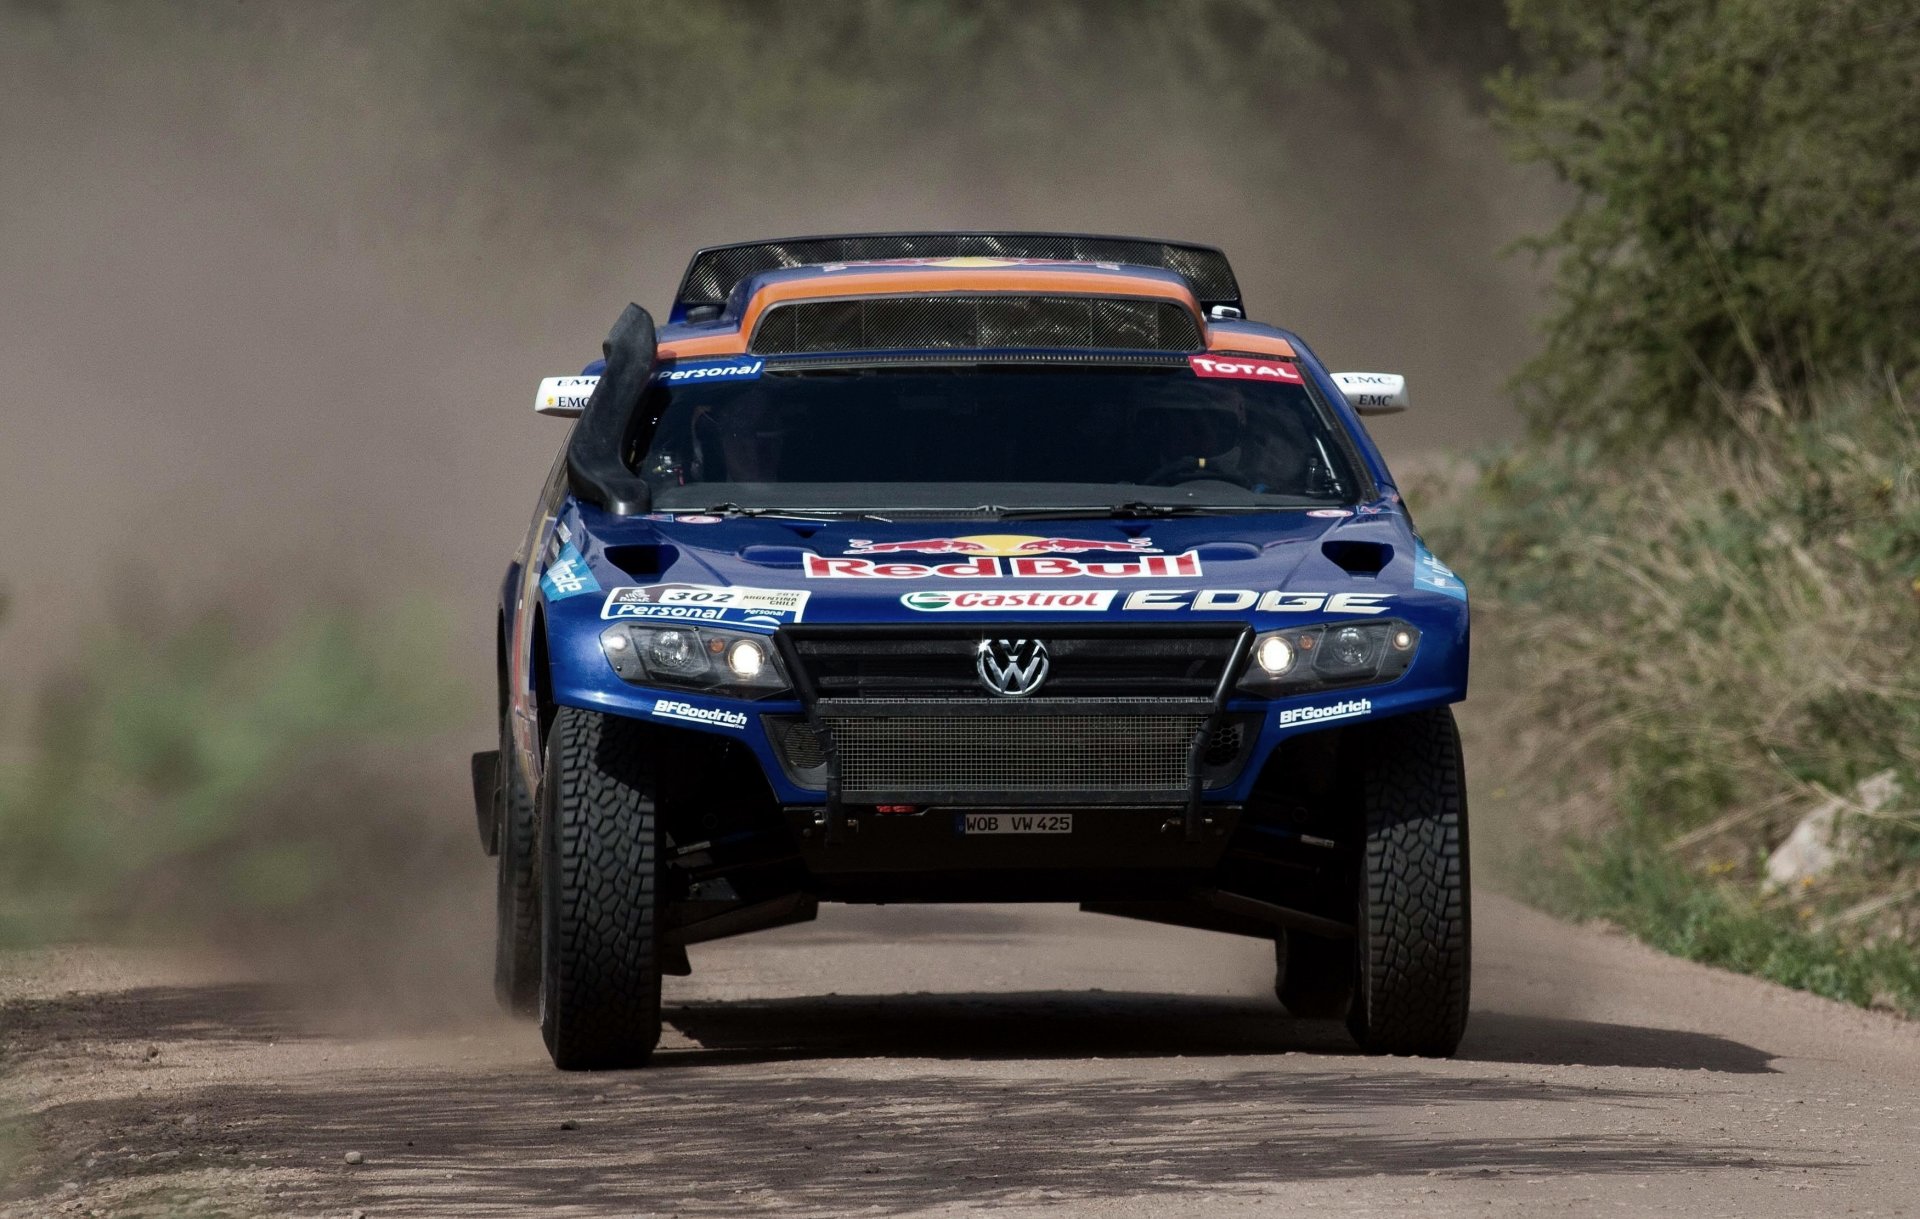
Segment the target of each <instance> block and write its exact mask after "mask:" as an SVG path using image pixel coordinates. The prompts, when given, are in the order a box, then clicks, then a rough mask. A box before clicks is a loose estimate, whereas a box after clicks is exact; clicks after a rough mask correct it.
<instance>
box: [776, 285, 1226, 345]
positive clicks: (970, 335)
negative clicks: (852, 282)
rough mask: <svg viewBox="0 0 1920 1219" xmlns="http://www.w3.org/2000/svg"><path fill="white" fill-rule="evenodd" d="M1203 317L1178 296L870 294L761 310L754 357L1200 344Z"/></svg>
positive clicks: (796, 302)
mask: <svg viewBox="0 0 1920 1219" xmlns="http://www.w3.org/2000/svg"><path fill="white" fill-rule="evenodd" d="M1203 346H1204V343H1203V341H1202V339H1201V335H1200V323H1199V322H1198V321H1197V320H1196V319H1195V318H1194V316H1193V314H1192V313H1191V312H1190V311H1189V310H1188V309H1186V308H1185V307H1184V306H1182V305H1180V304H1179V303H1177V302H1175V301H1167V300H1142V299H1136V298H1129V297H1102V296H1022V295H1012V294H1001V293H994V294H992V295H986V296H863V297H853V298H850V299H847V300H833V301H795V302H793V303H791V304H784V305H775V306H773V307H772V308H770V309H768V310H767V311H766V312H765V313H764V314H762V315H761V318H760V322H759V324H758V325H756V326H755V327H754V330H753V339H752V341H751V342H749V343H748V345H747V349H748V350H749V351H750V352H752V353H753V354H754V355H767V356H780V355H798V354H801V353H805V352H827V351H926V350H977V349H980V348H991V347H1065V348H1083V349H1084V348H1094V349H1102V350H1116V351H1179V352H1191V351H1199V350H1200V349H1201V348H1202V347H1203Z"/></svg>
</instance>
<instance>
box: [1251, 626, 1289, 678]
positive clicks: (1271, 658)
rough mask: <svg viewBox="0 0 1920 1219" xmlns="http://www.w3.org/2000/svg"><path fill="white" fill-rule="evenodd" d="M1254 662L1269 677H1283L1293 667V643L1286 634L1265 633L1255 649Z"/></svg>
mask: <svg viewBox="0 0 1920 1219" xmlns="http://www.w3.org/2000/svg"><path fill="white" fill-rule="evenodd" d="M1253 659H1254V663H1256V664H1258V665H1259V666H1260V668H1261V669H1262V670H1263V671H1265V673H1266V675H1267V676H1268V677H1282V676H1285V675H1286V673H1287V671H1288V670H1289V669H1291V668H1293V645H1292V644H1290V643H1288V642H1287V640H1286V636H1284V635H1263V636H1261V638H1260V642H1259V643H1258V644H1257V645H1255V647H1254V649H1253Z"/></svg>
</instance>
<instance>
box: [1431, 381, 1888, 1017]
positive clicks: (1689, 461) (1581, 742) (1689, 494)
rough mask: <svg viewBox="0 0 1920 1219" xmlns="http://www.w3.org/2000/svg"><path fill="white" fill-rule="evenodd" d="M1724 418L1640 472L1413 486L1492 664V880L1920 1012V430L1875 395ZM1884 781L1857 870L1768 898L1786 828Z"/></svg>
mask: <svg viewBox="0 0 1920 1219" xmlns="http://www.w3.org/2000/svg"><path fill="white" fill-rule="evenodd" d="M1719 409H1720V410H1721V412H1723V413H1722V414H1721V415H1720V416H1719V418H1720V419H1721V420H1722V426H1721V428H1720V434H1719V435H1718V436H1716V437H1708V436H1701V435H1687V436H1681V437H1675V438H1672V439H1670V440H1668V441H1667V442H1666V443H1664V444H1662V445H1660V446H1658V447H1657V448H1654V449H1651V450H1647V451H1645V452H1644V454H1643V455H1642V456H1641V457H1640V458H1639V459H1637V460H1625V459H1621V458H1618V457H1616V458H1615V459H1614V460H1599V459H1597V457H1596V446H1595V445H1594V443H1593V442H1591V441H1578V440H1559V441H1545V442H1536V443H1533V444H1529V445H1523V446H1519V447H1516V448H1513V449H1509V450H1507V451H1504V452H1501V453H1497V454H1494V455H1492V456H1490V457H1487V458H1485V459H1483V460H1482V461H1481V462H1479V463H1478V465H1477V467H1476V468H1475V469H1474V470H1473V471H1471V472H1470V473H1468V474H1466V475H1465V476H1456V477H1453V478H1451V479H1448V478H1437V479H1434V480H1432V482H1431V485H1430V486H1428V487H1427V488H1426V489H1425V490H1424V492H1421V491H1420V490H1419V489H1417V488H1416V489H1415V494H1416V498H1417V501H1418V502H1420V504H1421V506H1422V523H1423V525H1424V526H1425V527H1426V529H1427V533H1428V537H1429V539H1430V540H1431V541H1432V542H1433V544H1434V546H1435V549H1436V550H1437V551H1438V552H1439V553H1441V554H1442V555H1443V556H1445V557H1446V558H1447V560H1448V562H1449V563H1451V564H1453V565H1454V566H1455V567H1456V568H1457V569H1458V570H1460V571H1461V573H1462V575H1463V576H1465V577H1466V578H1467V580H1468V582H1469V584H1470V586H1471V587H1472V589H1473V593H1474V597H1475V600H1476V613H1478V614H1480V615H1482V617H1483V628H1484V629H1483V632H1482V634H1483V637H1493V636H1495V635H1497V636H1498V638H1499V639H1500V641H1501V649H1500V651H1501V655H1500V656H1496V657H1491V658H1487V659H1490V660H1491V662H1492V663H1491V664H1490V665H1489V666H1488V667H1487V668H1486V669H1485V670H1483V672H1482V673H1480V674H1477V675H1476V693H1477V694H1479V695H1481V696H1482V697H1481V699H1479V700H1477V702H1478V705H1477V706H1476V705H1474V704H1470V705H1469V706H1470V713H1471V716H1472V718H1473V719H1475V720H1477V721H1478V724H1477V733H1476V736H1477V738H1478V739H1477V744H1478V745H1479V748H1477V749H1476V751H1475V758H1476V761H1477V762H1478V773H1477V774H1476V782H1475V791H1476V797H1477V798H1478V799H1479V801H1480V802H1481V804H1482V805H1483V807H1487V808H1488V811H1489V815H1490V816H1494V817H1499V818H1501V819H1503V820H1509V821H1512V820H1517V821H1518V822H1519V823H1520V824H1522V825H1524V826H1525V827H1526V828H1527V829H1529V830H1530V831H1531V833H1530V834H1528V835H1523V836H1522V837H1524V838H1527V839H1529V840H1530V842H1531V844H1532V849H1531V851H1528V850H1524V849H1523V850H1522V851H1520V852H1517V853H1516V854H1515V855H1513V856H1511V857H1510V858H1508V859H1507V860H1505V861H1504V862H1505V863H1507V864H1509V865H1512V864H1516V863H1518V864H1538V863H1541V862H1543V861H1544V862H1546V863H1547V864H1549V865H1551V866H1549V867H1547V868H1545V869H1541V868H1537V867H1525V868H1521V869H1518V870H1516V871H1515V872H1514V873H1513V874H1514V875H1515V876H1517V877H1521V878H1523V879H1524V880H1525V883H1526V884H1527V885H1528V886H1529V887H1530V891H1531V895H1532V896H1535V897H1538V898H1543V899H1545V900H1547V901H1548V902H1549V904H1552V905H1556V906H1558V907H1559V908H1561V909H1563V910H1567V911H1570V912H1573V913H1578V914H1592V915H1603V916H1605V917H1608V918H1610V919H1612V920H1614V921H1616V922H1619V923H1621V924H1622V925H1623V926H1626V927H1628V928H1629V929H1631V930H1634V931H1636V932H1637V933H1639V934H1642V935H1643V936H1645V937H1646V938H1647V939H1648V940H1649V941H1650V942H1653V943H1655V944H1656V945H1658V946H1660V947H1664V948H1667V949H1669V950H1671V951H1677V952H1682V953H1684V954H1686V955H1690V956H1696V957H1699V958H1701V959H1706V960H1710V961H1714V962H1716V963H1719V964H1725V965H1729V966H1732V967H1736V968H1743V969H1748V970H1752V971H1755V972H1760V973H1763V974H1765V975H1767V976H1770V977H1775V978H1777V979H1778V980H1781V981H1785V982H1789V983H1792V984H1795V985H1801V986H1806V987H1809V988H1810V989H1815V990H1818V991H1820V992H1821V993H1826V994H1831V995H1834V996H1835V997H1842V998H1849V999H1854V1000H1856V1001H1860V1002H1868V1001H1871V1000H1873V999H1875V998H1876V997H1878V998H1880V999H1882V1000H1883V1001H1885V1002H1888V1003H1892V1004H1894V1005H1896V1006H1902V1007H1905V1008H1906V1009H1907V1010H1914V1011H1920V985H1917V984H1916V983H1915V978H1916V977H1920V972H1916V971H1915V969H1914V965H1913V962H1914V957H1913V949H1912V943H1913V941H1912V939H1911V938H1909V936H1910V926H1911V924H1910V922H1909V919H1911V917H1912V914H1913V911H1914V909H1915V906H1914V903H1912V902H1903V901H1902V900H1898V899H1901V898H1902V896H1903V895H1905V896H1920V812H1916V810H1917V809H1920V413H1916V412H1915V411H1914V409H1913V408H1912V407H1911V406H1910V405H1909V404H1907V403H1906V402H1905V401H1904V400H1903V399H1902V398H1901V397H1900V396H1899V394H1898V393H1897V392H1895V391H1893V390H1892V389H1890V388H1888V387H1855V388H1850V389H1842V388H1834V387H1828V388H1825V389H1821V390H1818V391H1816V392H1815V393H1813V394H1811V395H1809V396H1808V397H1806V398H1804V399H1802V400H1801V401H1800V402H1799V403H1798V404H1790V403H1789V401H1788V400H1785V399H1783V398H1782V397H1781V396H1779V395H1776V394H1773V393H1771V392H1766V391H1761V392H1756V393H1754V394H1751V395H1749V396H1748V397H1746V398H1744V399H1742V400H1739V401H1737V402H1723V403H1722V404H1721V406H1720V408H1719ZM1888 768H1892V769H1894V770H1895V772H1896V775H1897V776H1898V779H1899V781H1900V784H1901V787H1902V791H1903V793H1904V794H1903V796H1902V797H1901V798H1900V799H1899V800H1898V801H1896V806H1895V807H1893V808H1891V809H1888V810H1886V812H1885V813H1884V814H1882V815H1879V816H1877V817H1875V818H1873V819H1872V820H1871V821H1870V822H1869V823H1868V825H1867V826H1866V827H1865V830H1864V832H1863V833H1862V834H1861V835H1860V840H1861V845H1860V847H1859V849H1858V851H1857V853H1856V855H1855V856H1854V858H1852V859H1851V860H1849V861H1848V863H1847V864H1845V865H1844V866H1842V867H1841V868H1839V869H1836V871H1835V872H1834V873H1833V874H1831V875H1830V876H1828V877H1826V878H1824V879H1822V880H1821V881H1820V882H1818V883H1817V884H1815V885H1812V886H1807V887H1802V888H1801V889H1798V890H1796V891H1793V892H1789V893H1784V894H1780V895H1777V896H1768V895H1766V894H1764V893H1763V890H1762V888H1761V885H1760V878H1761V869H1762V866H1763V864H1764V861H1765V858H1766V854H1767V851H1768V849H1769V848H1770V847H1771V846H1773V845H1776V844H1777V843H1778V842H1779V841H1780V840H1781V839H1782V838H1783V837H1784V836H1785V834H1786V832H1787V831H1788V830H1789V829H1790V828H1791V827H1792V825H1793V824H1794V821H1795V820H1796V818H1797V816H1798V815H1799V814H1800V813H1802V812H1804V811H1805V809H1806V808H1807V807H1808V806H1809V805H1811V804H1813V803H1815V802H1817V801H1818V800H1819V799H1820V798H1821V797H1822V796H1824V795H1827V794H1834V793H1839V794H1844V793H1847V792H1849V791H1850V790H1851V789H1852V787H1853V786H1854V785H1855V784H1856V783H1858V782H1859V781H1860V780H1862V779H1864V778H1866V777H1868V776H1870V775H1873V774H1876V773H1878V772H1880V771H1882V770H1885V769H1888ZM1542 810H1546V811H1544V812H1543V811H1542ZM1876 897H1890V898H1893V899H1895V900H1891V901H1888V902H1886V903H1885V904H1879V903H1875V902H1874V901H1872V900H1871V899H1873V898H1876ZM1852 911H1865V912H1870V913H1871V914H1872V917H1871V918H1866V917H1864V916H1862V917H1860V918H1855V917H1854V916H1853V915H1852V914H1850V913H1849V912H1852ZM1902 970H1905V971H1906V972H1905V973H1902V972H1901V971H1902Z"/></svg>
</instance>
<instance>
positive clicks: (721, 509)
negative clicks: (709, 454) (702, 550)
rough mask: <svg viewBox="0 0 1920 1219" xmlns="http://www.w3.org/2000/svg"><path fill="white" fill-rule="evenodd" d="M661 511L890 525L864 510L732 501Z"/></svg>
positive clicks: (684, 513)
mask: <svg viewBox="0 0 1920 1219" xmlns="http://www.w3.org/2000/svg"><path fill="white" fill-rule="evenodd" d="M662 511H665V512H671V513H677V514H682V515H688V516H769V517H776V518H778V519H780V520H783V521H818V522H820V523H821V524H826V523H828V522H830V521H836V520H845V519H846V518H848V517H853V518H855V519H856V520H863V521H879V522H881V523H883V524H892V522H891V521H888V520H887V518H886V517H884V516H879V515H877V514H875V513H872V512H867V511H865V510H854V511H842V510H840V509H837V508H801V509H793V508H748V507H745V506H743V505H741V504H736V503H734V502H733V501H732V500H728V501H727V502H726V503H724V504H712V505H710V506H708V507H705V508H701V509H698V510H697V511H696V510H695V509H692V508H666V509H663V510H662Z"/></svg>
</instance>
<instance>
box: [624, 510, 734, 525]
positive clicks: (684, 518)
mask: <svg viewBox="0 0 1920 1219" xmlns="http://www.w3.org/2000/svg"><path fill="white" fill-rule="evenodd" d="M640 519H641V520H643V521H662V522H665V523H666V524H669V525H718V524H719V523H720V522H721V521H724V520H726V519H727V518H726V517H724V516H714V515H713V514H712V513H708V512H687V513H680V514H676V513H672V512H649V513H647V514H646V515H644V516H642V517H641V518H640Z"/></svg>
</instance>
